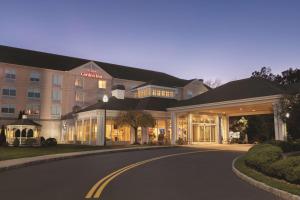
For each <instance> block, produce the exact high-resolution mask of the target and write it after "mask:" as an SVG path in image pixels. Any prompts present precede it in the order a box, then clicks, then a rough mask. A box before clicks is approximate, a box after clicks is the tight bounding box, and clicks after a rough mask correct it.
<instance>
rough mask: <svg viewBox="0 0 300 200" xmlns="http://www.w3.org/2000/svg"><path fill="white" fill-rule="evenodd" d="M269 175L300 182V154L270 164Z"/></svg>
mask: <svg viewBox="0 0 300 200" xmlns="http://www.w3.org/2000/svg"><path fill="white" fill-rule="evenodd" d="M269 175H271V176H274V177H277V178H280V179H285V180H286V181H289V182H291V183H300V156H295V157H288V158H286V159H282V160H279V161H277V162H275V163H273V164H271V165H270V171H269Z"/></svg>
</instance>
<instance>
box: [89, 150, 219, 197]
mask: <svg viewBox="0 0 300 200" xmlns="http://www.w3.org/2000/svg"><path fill="white" fill-rule="evenodd" d="M209 151H219V150H206V151H189V152H184V153H176V154H169V155H164V156H159V157H155V158H151V159H147V160H143V161H140V162H137V163H134V164H131V165H128V166H126V167H123V168H121V169H119V170H117V171H114V172H112V173H110V174H108V175H107V176H105V177H104V178H102V179H101V180H100V181H98V182H97V183H96V184H95V185H94V186H93V187H92V188H91V190H90V191H89V192H88V193H87V194H86V196H85V198H86V199H90V198H99V197H100V196H101V194H102V192H103V190H104V189H105V187H106V186H107V185H108V184H109V183H110V182H111V181H112V180H113V179H114V178H116V177H117V176H119V175H120V174H122V173H124V172H126V171H128V170H130V169H132V168H134V167H137V166H140V165H143V164H146V163H148V162H151V161H155V160H160V159H164V158H168V157H174V156H180V155H187V154H194V153H203V152H209Z"/></svg>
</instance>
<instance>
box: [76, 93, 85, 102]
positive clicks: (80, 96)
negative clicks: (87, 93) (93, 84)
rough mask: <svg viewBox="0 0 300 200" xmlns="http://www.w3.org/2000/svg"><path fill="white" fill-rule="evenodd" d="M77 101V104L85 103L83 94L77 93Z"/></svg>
mask: <svg viewBox="0 0 300 200" xmlns="http://www.w3.org/2000/svg"><path fill="white" fill-rule="evenodd" d="M75 101H77V102H83V101H84V94H83V92H76V93H75Z"/></svg>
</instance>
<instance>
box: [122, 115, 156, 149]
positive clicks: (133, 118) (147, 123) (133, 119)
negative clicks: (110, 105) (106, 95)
mask: <svg viewBox="0 0 300 200" xmlns="http://www.w3.org/2000/svg"><path fill="white" fill-rule="evenodd" d="M116 122H117V124H118V125H120V126H122V125H129V126H131V127H132V128H133V130H134V144H138V141H137V139H138V136H137V134H138V128H139V127H154V126H155V123H156V122H155V119H154V118H153V117H152V115H151V114H149V113H147V112H143V111H127V112H125V113H121V114H120V115H119V116H118V117H117V119H116Z"/></svg>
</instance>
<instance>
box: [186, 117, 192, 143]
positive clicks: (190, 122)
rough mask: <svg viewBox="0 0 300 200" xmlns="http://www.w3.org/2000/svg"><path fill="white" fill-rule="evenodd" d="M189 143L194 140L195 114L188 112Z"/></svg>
mask: <svg viewBox="0 0 300 200" xmlns="http://www.w3.org/2000/svg"><path fill="white" fill-rule="evenodd" d="M187 138H188V144H191V143H192V142H193V114H191V113H189V114H188V135H187Z"/></svg>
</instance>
